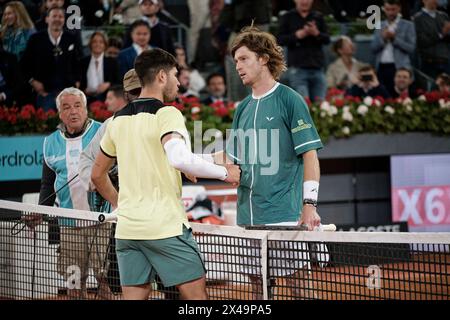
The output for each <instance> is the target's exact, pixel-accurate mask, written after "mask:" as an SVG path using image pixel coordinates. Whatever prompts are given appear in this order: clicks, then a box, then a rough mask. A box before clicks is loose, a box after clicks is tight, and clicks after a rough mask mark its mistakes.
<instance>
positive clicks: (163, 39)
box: [123, 20, 175, 55]
mask: <svg viewBox="0 0 450 320" xmlns="http://www.w3.org/2000/svg"><path fill="white" fill-rule="evenodd" d="M144 21H145V20H144ZM173 43H174V41H173V39H172V33H171V31H170V27H169V25H168V24H166V23H165V22H163V21H161V20H160V21H159V22H158V23H157V24H156V26H154V27H153V28H151V33H150V45H151V46H152V47H156V48H160V49H163V50H166V51H167V52H169V53H171V54H173V55H174V54H175V47H174V45H173ZM132 44H133V41H132V40H131V28H128V30H127V32H126V34H125V37H124V39H123V48H128V47H129V46H131V45H132Z"/></svg>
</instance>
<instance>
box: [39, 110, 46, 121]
mask: <svg viewBox="0 0 450 320" xmlns="http://www.w3.org/2000/svg"><path fill="white" fill-rule="evenodd" d="M36 118H37V119H38V120H47V114H46V113H45V111H44V109H42V108H39V109H38V110H37V111H36Z"/></svg>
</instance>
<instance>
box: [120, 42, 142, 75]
mask: <svg viewBox="0 0 450 320" xmlns="http://www.w3.org/2000/svg"><path fill="white" fill-rule="evenodd" d="M136 57H137V52H136V50H135V49H134V47H133V46H130V47H128V48H125V49H123V50H121V51H120V52H119V56H118V57H117V60H118V61H119V73H120V79H123V76H124V75H125V73H127V72H128V70H130V69H133V68H134V60H135V59H136Z"/></svg>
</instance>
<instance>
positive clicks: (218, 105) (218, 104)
mask: <svg viewBox="0 0 450 320" xmlns="http://www.w3.org/2000/svg"><path fill="white" fill-rule="evenodd" d="M209 106H210V107H212V108H214V109H219V108H224V107H225V104H224V103H223V101H216V102H213V103H210V104H209Z"/></svg>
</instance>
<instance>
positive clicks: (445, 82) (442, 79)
mask: <svg viewBox="0 0 450 320" xmlns="http://www.w3.org/2000/svg"><path fill="white" fill-rule="evenodd" d="M436 86H437V87H438V89H439V92H441V93H447V94H450V76H449V75H448V74H446V73H441V74H440V75H438V77H437V78H436Z"/></svg>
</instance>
